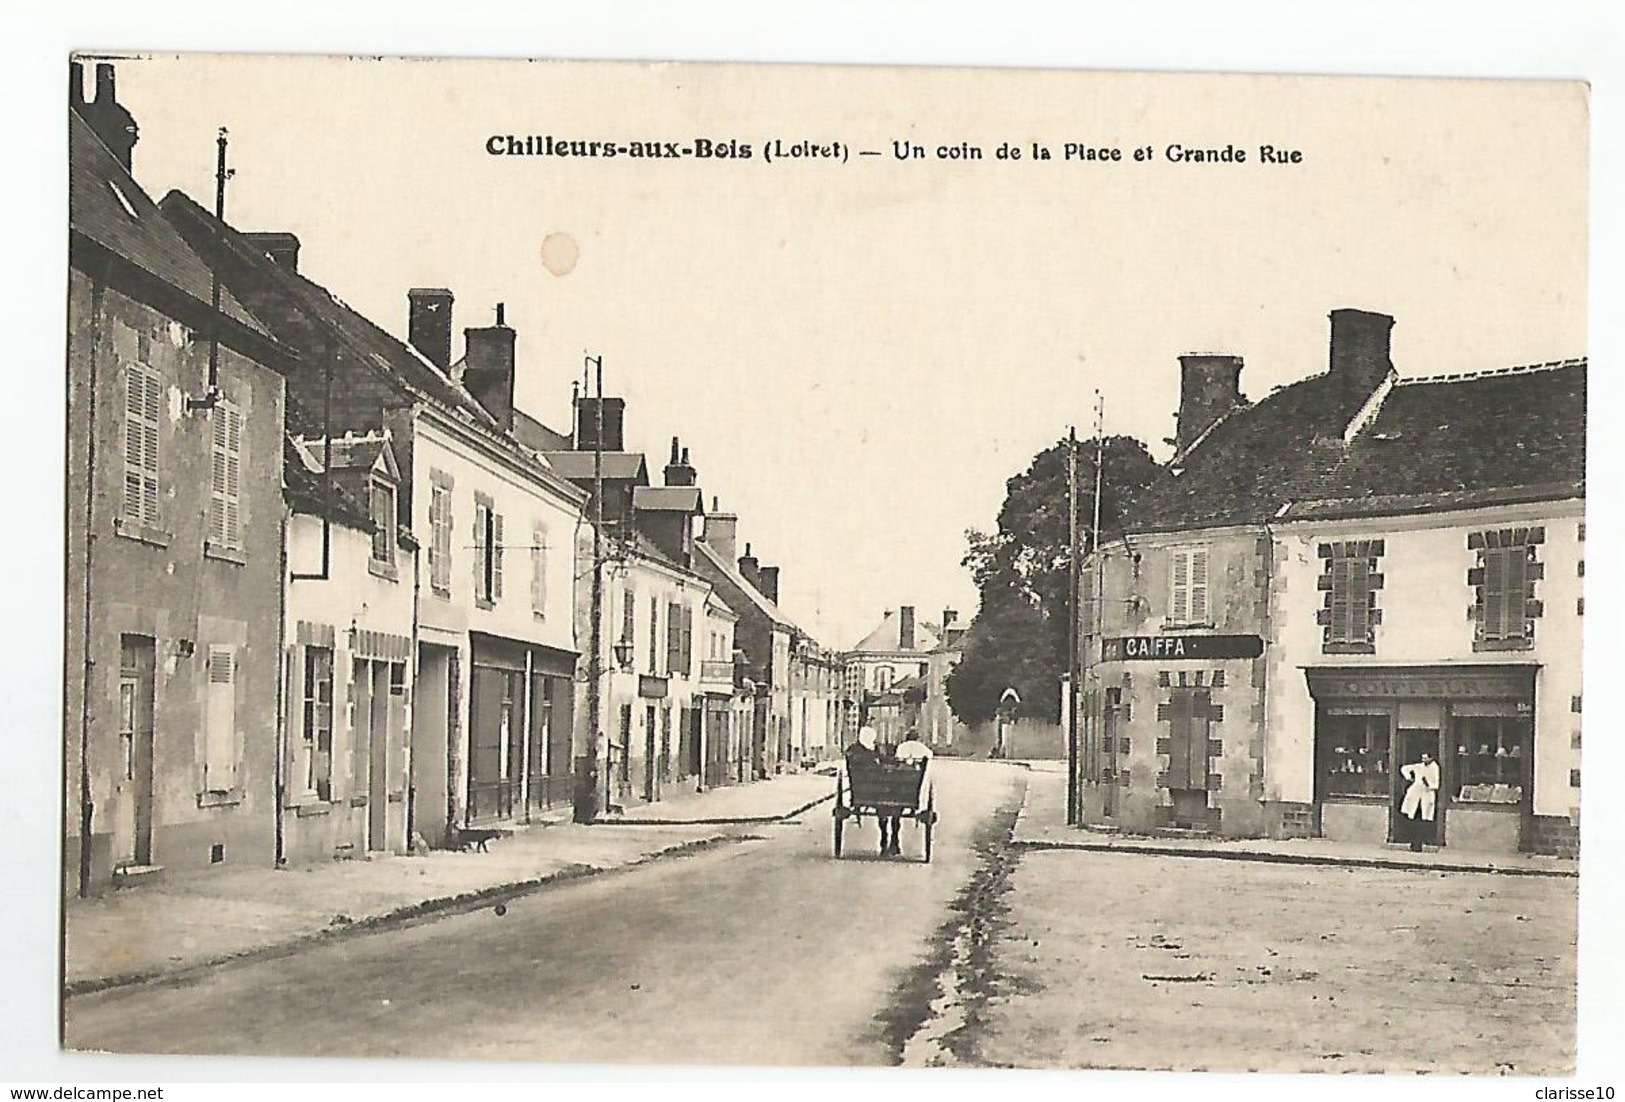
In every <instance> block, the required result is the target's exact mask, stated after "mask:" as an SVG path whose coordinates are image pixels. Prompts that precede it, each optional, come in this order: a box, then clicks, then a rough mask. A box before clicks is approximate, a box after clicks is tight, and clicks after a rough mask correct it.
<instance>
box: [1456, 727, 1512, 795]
mask: <svg viewBox="0 0 1625 1102" xmlns="http://www.w3.org/2000/svg"><path fill="white" fill-rule="evenodd" d="M1453 730H1454V732H1455V736H1456V761H1455V770H1454V775H1455V781H1456V784H1457V785H1459V786H1460V788H1459V791H1458V792H1457V794H1456V799H1457V800H1458V801H1460V802H1463V803H1492V804H1515V803H1518V802H1520V801H1521V800H1522V799H1523V778H1524V765H1525V759H1526V757H1527V755H1528V754H1529V720H1528V719H1527V718H1524V717H1522V716H1457V717H1456V718H1455V720H1454V724H1453Z"/></svg>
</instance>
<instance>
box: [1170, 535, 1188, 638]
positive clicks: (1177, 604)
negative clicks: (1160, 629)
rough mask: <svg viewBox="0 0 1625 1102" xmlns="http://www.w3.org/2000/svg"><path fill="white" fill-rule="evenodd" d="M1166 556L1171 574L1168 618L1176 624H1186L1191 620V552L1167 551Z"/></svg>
mask: <svg viewBox="0 0 1625 1102" xmlns="http://www.w3.org/2000/svg"><path fill="white" fill-rule="evenodd" d="M1168 558H1169V564H1170V573H1171V575H1172V579H1171V583H1172V584H1171V592H1170V594H1169V598H1168V619H1170V620H1172V621H1173V622H1174V623H1176V624H1187V623H1190V620H1191V586H1190V578H1191V575H1190V568H1191V553H1190V552H1189V551H1172V552H1169V555H1168Z"/></svg>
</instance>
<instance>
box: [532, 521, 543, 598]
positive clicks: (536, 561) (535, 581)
mask: <svg viewBox="0 0 1625 1102" xmlns="http://www.w3.org/2000/svg"><path fill="white" fill-rule="evenodd" d="M530 570H531V573H530V607H531V609H532V610H533V611H536V612H540V613H542V614H543V615H546V614H547V525H545V524H543V523H541V522H540V521H537V522H536V527H535V529H534V530H533V531H532V532H531V544H530Z"/></svg>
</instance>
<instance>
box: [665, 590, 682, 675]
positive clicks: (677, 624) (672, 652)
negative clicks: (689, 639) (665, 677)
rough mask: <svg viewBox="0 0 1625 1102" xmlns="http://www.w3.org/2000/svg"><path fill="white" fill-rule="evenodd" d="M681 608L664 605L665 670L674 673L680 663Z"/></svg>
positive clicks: (669, 604)
mask: <svg viewBox="0 0 1625 1102" xmlns="http://www.w3.org/2000/svg"><path fill="white" fill-rule="evenodd" d="M682 645H683V610H682V608H681V606H679V605H675V604H671V603H669V602H668V603H667V605H666V672H667V673H668V674H672V673H676V672H677V671H678V669H679V668H680V666H681V665H682Z"/></svg>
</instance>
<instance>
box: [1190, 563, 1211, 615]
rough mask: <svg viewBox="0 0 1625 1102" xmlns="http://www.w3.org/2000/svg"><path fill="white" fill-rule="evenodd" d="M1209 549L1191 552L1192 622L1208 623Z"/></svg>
mask: <svg viewBox="0 0 1625 1102" xmlns="http://www.w3.org/2000/svg"><path fill="white" fill-rule="evenodd" d="M1207 619H1208V616H1207V549H1206V548H1201V549H1199V550H1196V551H1192V552H1191V616H1190V621H1189V622H1190V623H1193V624H1205V623H1207Z"/></svg>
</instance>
